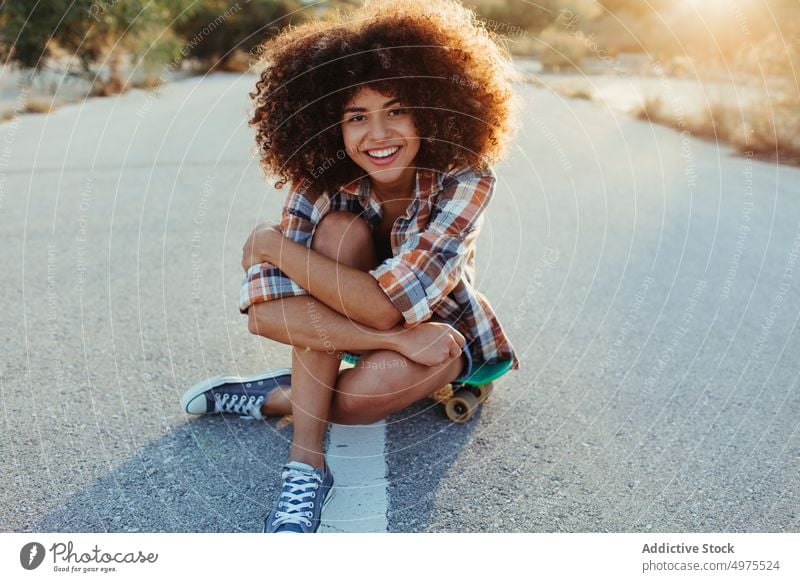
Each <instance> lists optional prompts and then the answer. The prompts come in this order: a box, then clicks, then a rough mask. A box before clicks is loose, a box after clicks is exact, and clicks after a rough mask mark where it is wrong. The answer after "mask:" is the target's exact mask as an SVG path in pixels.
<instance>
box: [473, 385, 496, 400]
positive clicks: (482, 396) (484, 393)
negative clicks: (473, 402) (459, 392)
mask: <svg viewBox="0 0 800 582" xmlns="http://www.w3.org/2000/svg"><path fill="white" fill-rule="evenodd" d="M493 387H494V384H493V383H492V382H489V383H488V384H482V385H480V386H470V392H472V393H473V394H474V395H475V398H477V399H478V404H483V402H484V401H485V400H486V399H487V398H489V394H491V393H492V388H493Z"/></svg>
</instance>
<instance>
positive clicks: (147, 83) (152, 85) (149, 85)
mask: <svg viewBox="0 0 800 582" xmlns="http://www.w3.org/2000/svg"><path fill="white" fill-rule="evenodd" d="M163 84H164V81H163V80H162V79H161V78H160V77H158V76H157V75H147V76H146V77H145V78H144V79H142V80H141V81H136V82H134V83H131V84H130V86H131V87H133V88H135V89H148V90H149V89H156V88H158V87H161V86H162V85H163Z"/></svg>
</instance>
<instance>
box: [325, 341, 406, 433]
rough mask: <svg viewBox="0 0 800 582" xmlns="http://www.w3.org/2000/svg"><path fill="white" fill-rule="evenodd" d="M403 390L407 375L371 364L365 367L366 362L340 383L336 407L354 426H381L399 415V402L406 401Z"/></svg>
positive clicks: (358, 365)
mask: <svg viewBox="0 0 800 582" xmlns="http://www.w3.org/2000/svg"><path fill="white" fill-rule="evenodd" d="M373 356H374V354H373ZM379 361H383V360H379ZM373 365H374V366H375V367H374V368H373V367H372V366H373ZM403 388H404V384H403V375H402V373H400V372H399V371H398V370H393V369H387V368H383V369H381V368H380V367H379V365H378V364H370V362H369V361H367V362H366V364H365V363H364V361H363V359H362V361H361V362H359V363H358V364H356V367H355V368H354V369H353V370H351V371H350V372H348V373H347V374H345V375H343V377H342V378H341V380H340V381H339V383H338V385H337V393H336V397H335V398H336V406H337V409H338V410H339V411H340V413H341V414H342V415H343V416H345V417H346V418H348V419H351V420H353V421H354V422H359V423H362V424H369V423H373V422H377V421H379V420H380V419H382V418H384V417H386V416H388V415H389V414H391V413H392V412H395V410H396V409H397V408H398V402H400V401H402V400H403V394H402V390H403Z"/></svg>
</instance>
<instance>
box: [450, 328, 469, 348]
mask: <svg viewBox="0 0 800 582" xmlns="http://www.w3.org/2000/svg"><path fill="white" fill-rule="evenodd" d="M451 337H452V338H453V339H454V340H455V342H456V345H458V347H459V348H460V349H463V348H464V345H465V344H466V343H467V340H465V339H464V336H463V335H461V334H460V333H459V332H457V331H456V332H454V333H452V334H451Z"/></svg>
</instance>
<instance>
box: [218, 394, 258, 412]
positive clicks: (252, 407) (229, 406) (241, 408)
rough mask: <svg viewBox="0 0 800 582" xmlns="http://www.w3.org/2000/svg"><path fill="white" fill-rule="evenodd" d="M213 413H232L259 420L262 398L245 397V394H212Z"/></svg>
mask: <svg viewBox="0 0 800 582" xmlns="http://www.w3.org/2000/svg"><path fill="white" fill-rule="evenodd" d="M214 402H215V410H214V412H232V413H234V414H239V415H242V416H252V417H253V418H261V405H262V404H263V403H264V397H263V396H247V395H246V394H241V395H239V394H234V395H233V396H231V395H230V394H227V393H226V394H221V395H220V394H214Z"/></svg>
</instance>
